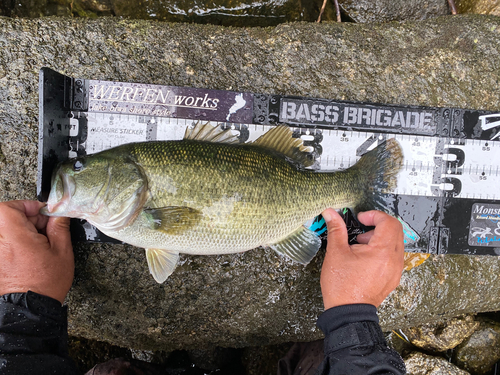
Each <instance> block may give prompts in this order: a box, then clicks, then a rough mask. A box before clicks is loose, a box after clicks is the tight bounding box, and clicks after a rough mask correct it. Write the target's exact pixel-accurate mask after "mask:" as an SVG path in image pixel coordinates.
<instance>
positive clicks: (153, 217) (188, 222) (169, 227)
mask: <svg viewBox="0 0 500 375" xmlns="http://www.w3.org/2000/svg"><path fill="white" fill-rule="evenodd" d="M144 214H145V215H146V217H147V219H148V221H149V225H150V226H151V228H152V229H154V230H159V231H162V232H164V233H166V234H170V235H176V234H180V233H183V232H185V231H187V230H189V229H191V228H192V227H193V226H195V225H196V224H197V223H198V222H199V220H200V218H201V215H202V213H201V211H198V210H196V209H194V208H190V207H180V206H171V207H160V208H146V209H144Z"/></svg>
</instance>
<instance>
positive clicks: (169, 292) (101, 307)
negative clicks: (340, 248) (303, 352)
mask: <svg viewBox="0 0 500 375" xmlns="http://www.w3.org/2000/svg"><path fill="white" fill-rule="evenodd" d="M499 34H500V19H499V18H496V17H483V16H460V17H444V18H438V19H433V20H429V21H424V22H408V23H403V24H400V23H389V24H367V25H357V24H304V23H298V24H285V25H281V26H278V27H276V28H255V29H244V28H240V29H234V28H223V27H217V26H201V25H188V24H169V23H159V22H147V21H125V20H119V19H106V18H105V19H98V20H85V19H79V20H75V19H57V18H55V19H52V18H48V19H47V18H46V19H34V20H21V19H18V20H13V19H8V18H0V49H1V51H2V53H1V54H0V150H1V152H0V199H1V200H9V199H17V198H35V181H36V168H37V140H38V71H39V69H40V68H41V67H43V66H48V67H50V68H52V69H55V70H58V71H60V72H62V73H64V74H67V75H70V76H74V77H81V78H95V79H104V80H117V81H132V82H143V83H154V84H163V85H176V86H192V87H206V88H213V89H222V90H237V91H250V92H263V93H278V94H289V95H301V96H311V97H322V98H332V99H341V100H358V101H369V102H381V103H393V104H414V105H427V106H451V107H454V106H455V107H462V108H475V109H486V110H499V109H500V104H499V102H498V98H499V97H500V85H498V82H499V78H500V60H499V59H498V56H499V52H500V38H499ZM75 254H76V263H77V269H76V279H75V283H74V286H73V289H72V291H71V292H70V295H69V297H68V303H69V307H70V331H71V333H72V334H73V335H80V336H83V337H87V338H91V339H99V340H103V341H108V342H111V343H114V344H117V345H122V346H127V347H133V348H138V349H149V350H166V351H168V350H172V349H176V348H195V347H196V348H203V347H209V346H211V345H221V346H235V347H243V346H252V345H264V344H271V343H279V342H288V341H302V340H312V339H316V338H319V337H321V335H320V333H319V331H318V330H317V329H316V328H315V319H316V316H317V315H318V314H319V313H320V312H321V311H322V303H321V295H320V288H319V271H320V266H321V262H322V256H323V255H322V254H319V255H318V256H317V257H316V259H315V260H314V261H313V262H311V263H310V264H309V265H308V266H307V267H305V268H304V267H302V266H300V265H295V264H292V263H290V262H289V261H287V260H285V259H282V258H280V257H278V256H277V255H275V254H274V253H273V252H271V251H265V250H254V251H249V252H247V253H244V254H238V255H226V256H210V257H195V256H182V257H181V264H180V266H179V267H178V269H177V270H176V271H175V273H174V274H173V275H172V276H171V278H169V280H168V281H167V282H166V283H165V284H162V285H157V284H156V283H155V282H154V281H153V279H152V278H151V277H150V276H149V275H148V271H147V266H146V261H145V257H144V254H143V251H142V250H140V249H135V248H133V247H131V246H121V245H115V246H111V245H101V246H99V245H82V244H80V245H77V246H76V247H75ZM499 268H500V260H499V259H498V258H496V257H467V256H439V257H432V258H430V259H429V260H427V261H426V262H425V263H424V264H423V265H422V266H420V267H417V268H415V269H413V270H411V271H409V272H406V273H405V274H404V275H403V278H402V282H401V286H400V287H398V289H397V290H396V292H395V293H393V294H392V295H391V296H390V297H389V298H388V299H387V300H386V301H385V302H384V304H383V305H382V306H381V308H380V317H381V323H382V325H383V328H384V329H385V330H391V329H392V328H404V327H410V326H415V325H418V324H421V323H426V322H429V321H435V320H439V319H442V318H445V317H453V316H457V315H460V314H464V313H471V312H478V311H491V310H499V309H500V290H499V288H500V283H499V282H498V278H499V275H500V272H499Z"/></svg>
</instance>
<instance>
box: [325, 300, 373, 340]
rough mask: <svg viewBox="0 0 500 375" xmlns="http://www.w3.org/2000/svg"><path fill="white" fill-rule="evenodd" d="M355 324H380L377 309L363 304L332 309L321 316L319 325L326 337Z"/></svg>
mask: <svg viewBox="0 0 500 375" xmlns="http://www.w3.org/2000/svg"><path fill="white" fill-rule="evenodd" d="M355 322H375V323H377V324H378V316H377V308H376V307H375V306H373V305H368V304H363V303H358V304H353V305H343V306H336V307H332V308H330V309H328V310H326V311H325V312H324V313H323V314H321V315H320V317H319V318H318V323H317V324H318V327H319V328H320V329H321V330H322V331H323V333H324V334H325V336H326V335H328V334H329V333H330V332H332V331H334V330H336V329H337V328H340V327H342V326H344V325H346V324H349V323H355Z"/></svg>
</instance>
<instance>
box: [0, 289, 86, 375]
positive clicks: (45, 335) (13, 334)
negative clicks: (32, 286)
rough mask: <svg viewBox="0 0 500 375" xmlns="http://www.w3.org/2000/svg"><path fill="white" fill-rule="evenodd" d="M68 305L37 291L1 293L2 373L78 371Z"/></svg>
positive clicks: (0, 340)
mask: <svg viewBox="0 0 500 375" xmlns="http://www.w3.org/2000/svg"><path fill="white" fill-rule="evenodd" d="M67 325H68V323H67V312H66V307H65V306H64V307H63V306H61V303H60V302H59V301H57V300H55V299H52V298H50V297H46V296H43V295H40V294H37V293H33V292H27V293H10V294H5V295H3V296H0V374H2V375H3V374H9V375H10V374H13V375H24V374H30V375H38V374H65V375H72V374H76V373H77V370H76V367H75V365H74V363H73V361H71V359H70V358H69V357H68V331H67Z"/></svg>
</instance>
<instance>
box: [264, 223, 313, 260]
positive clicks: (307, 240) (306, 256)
mask: <svg viewBox="0 0 500 375" xmlns="http://www.w3.org/2000/svg"><path fill="white" fill-rule="evenodd" d="M269 247H270V248H271V249H273V250H274V251H276V252H277V253H279V254H282V255H286V256H287V257H289V258H290V259H292V260H294V261H296V262H299V263H302V264H304V265H306V264H307V263H309V262H310V261H311V259H312V258H314V256H315V255H316V253H317V252H318V250H319V248H320V247H321V239H320V238H319V237H318V236H317V235H316V234H315V233H314V232H313V231H312V230H310V229H307V228H305V227H303V226H302V227H300V228H299V229H297V230H296V231H294V232H293V233H292V234H290V235H289V236H288V237H286V238H285V239H283V240H281V241H280V242H277V243H275V244H272V245H269Z"/></svg>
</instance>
